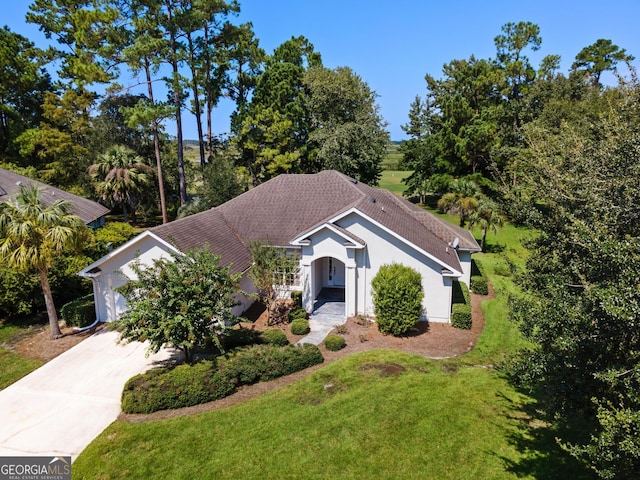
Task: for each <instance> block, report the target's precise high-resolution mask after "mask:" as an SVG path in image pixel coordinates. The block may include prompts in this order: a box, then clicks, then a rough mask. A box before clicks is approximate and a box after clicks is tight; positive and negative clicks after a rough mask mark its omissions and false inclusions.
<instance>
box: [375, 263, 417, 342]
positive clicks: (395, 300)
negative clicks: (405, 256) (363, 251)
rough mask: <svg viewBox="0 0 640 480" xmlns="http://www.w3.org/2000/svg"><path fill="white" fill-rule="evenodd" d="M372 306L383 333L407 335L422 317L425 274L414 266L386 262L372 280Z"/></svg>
mask: <svg viewBox="0 0 640 480" xmlns="http://www.w3.org/2000/svg"><path fill="white" fill-rule="evenodd" d="M371 289H372V293H373V306H374V313H375V315H376V321H377V323H378V329H379V330H380V331H381V332H382V333H385V334H386V333H390V334H392V335H404V334H405V333H407V332H408V331H409V330H411V329H412V328H413V327H415V326H416V325H417V324H418V322H419V321H420V318H421V317H422V299H423V298H424V291H423V289H422V276H421V275H420V273H418V272H416V271H415V270H414V269H412V268H411V267H407V266H405V265H400V264H398V263H393V264H390V265H383V266H381V267H380V269H379V270H378V273H377V274H376V276H375V277H373V280H371Z"/></svg>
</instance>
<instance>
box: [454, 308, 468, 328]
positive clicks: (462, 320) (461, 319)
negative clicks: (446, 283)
mask: <svg viewBox="0 0 640 480" xmlns="http://www.w3.org/2000/svg"><path fill="white" fill-rule="evenodd" d="M451 326H453V327H455V328H460V329H462V330H469V329H471V306H470V305H464V304H462V303H454V304H453V307H452V308H451Z"/></svg>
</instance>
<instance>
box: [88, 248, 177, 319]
mask: <svg viewBox="0 0 640 480" xmlns="http://www.w3.org/2000/svg"><path fill="white" fill-rule="evenodd" d="M168 256H169V249H168V247H167V246H166V245H164V244H163V243H162V242H159V241H158V240H157V239H155V238H154V237H151V236H141V237H138V239H137V241H135V242H132V244H131V245H130V248H126V249H123V250H120V251H116V252H114V254H112V255H111V257H109V258H107V259H106V260H105V261H104V262H102V263H101V264H100V270H101V273H100V275H99V276H98V277H96V278H94V279H93V292H94V297H95V300H96V315H97V318H98V320H100V321H101V322H112V321H113V320H116V319H117V318H118V315H119V314H120V313H121V311H122V310H123V309H124V308H126V303H125V300H124V298H123V297H122V296H121V295H120V294H119V293H118V292H116V291H115V289H116V288H118V287H120V286H122V285H124V284H125V283H126V282H127V281H128V280H129V279H133V278H135V273H134V271H133V270H132V268H131V265H132V264H133V263H134V262H135V261H136V260H137V261H139V262H140V263H141V264H143V265H151V264H152V263H153V260H155V259H157V258H161V257H168Z"/></svg>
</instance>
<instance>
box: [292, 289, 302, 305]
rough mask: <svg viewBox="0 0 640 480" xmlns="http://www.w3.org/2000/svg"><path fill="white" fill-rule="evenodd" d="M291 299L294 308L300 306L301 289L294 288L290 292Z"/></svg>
mask: <svg viewBox="0 0 640 480" xmlns="http://www.w3.org/2000/svg"><path fill="white" fill-rule="evenodd" d="M291 300H293V304H294V305H295V308H302V291H301V290H294V291H292V292H291Z"/></svg>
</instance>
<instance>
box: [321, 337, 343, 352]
mask: <svg viewBox="0 0 640 480" xmlns="http://www.w3.org/2000/svg"><path fill="white" fill-rule="evenodd" d="M324 346H325V347H327V350H331V351H332V352H337V351H338V350H342V349H343V348H344V347H346V346H347V342H346V341H345V339H344V337H342V336H340V335H336V334H333V333H332V334H331V335H328V336H327V338H325V339H324Z"/></svg>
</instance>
